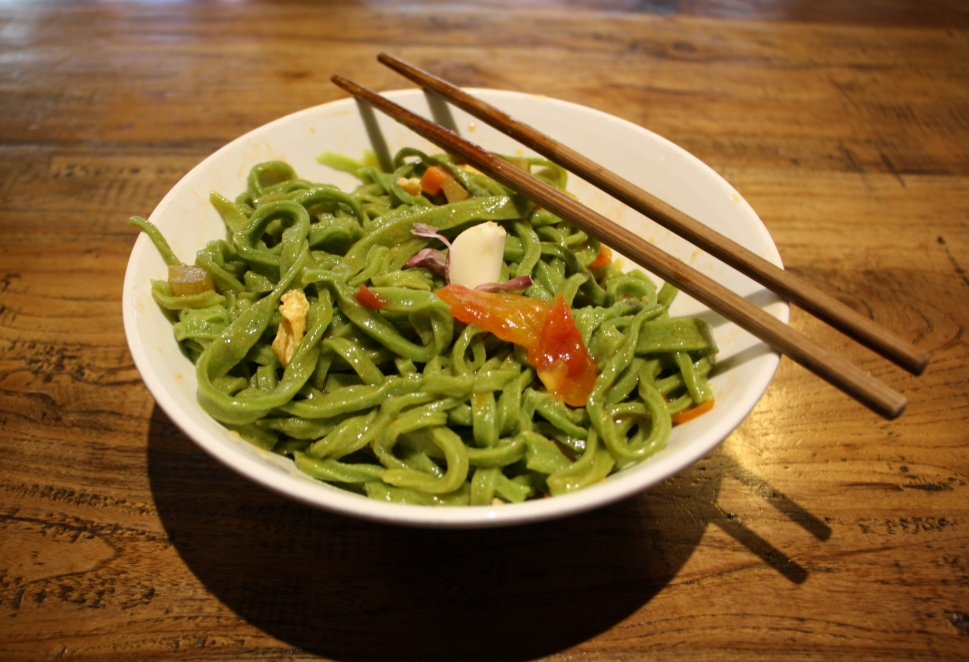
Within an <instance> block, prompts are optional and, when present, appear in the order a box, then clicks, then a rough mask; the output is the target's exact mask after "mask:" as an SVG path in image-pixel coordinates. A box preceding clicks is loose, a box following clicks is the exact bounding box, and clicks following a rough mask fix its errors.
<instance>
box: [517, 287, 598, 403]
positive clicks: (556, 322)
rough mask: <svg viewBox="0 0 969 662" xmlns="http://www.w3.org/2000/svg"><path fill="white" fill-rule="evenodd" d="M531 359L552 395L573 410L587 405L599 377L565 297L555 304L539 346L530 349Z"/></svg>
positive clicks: (552, 306) (549, 312)
mask: <svg viewBox="0 0 969 662" xmlns="http://www.w3.org/2000/svg"><path fill="white" fill-rule="evenodd" d="M528 360H529V361H530V362H531V364H532V365H533V366H535V371H536V372H537V373H538V378H539V379H541V380H542V383H543V384H545V388H547V389H548V390H549V393H551V394H552V395H554V396H555V397H556V398H557V399H558V400H561V401H562V402H565V403H566V404H568V405H572V406H573V407H583V406H585V403H586V401H587V400H588V398H589V393H591V392H592V387H593V386H594V385H595V382H596V378H597V377H598V376H599V374H598V371H597V370H596V364H595V361H593V360H592V356H590V354H589V350H588V349H586V347H585V343H584V342H582V334H581V333H579V330H578V328H576V326H575V318H574V317H572V309H571V308H570V307H569V305H568V304H567V303H565V299H563V298H562V295H561V294H559V295H557V296H556V297H555V299H554V300H553V301H552V304H551V307H550V309H549V311H548V316H547V317H546V318H545V324H544V325H543V326H542V333H541V337H540V339H539V342H538V344H537V345H535V346H534V347H529V348H528Z"/></svg>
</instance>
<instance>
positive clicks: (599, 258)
mask: <svg viewBox="0 0 969 662" xmlns="http://www.w3.org/2000/svg"><path fill="white" fill-rule="evenodd" d="M610 262H612V251H611V250H610V249H609V247H608V246H606V245H605V244H602V245H600V246H599V254H598V255H596V259H595V260H593V261H592V264H590V265H589V268H590V269H598V268H600V267H604V266H606V265H608V264H609V263H610Z"/></svg>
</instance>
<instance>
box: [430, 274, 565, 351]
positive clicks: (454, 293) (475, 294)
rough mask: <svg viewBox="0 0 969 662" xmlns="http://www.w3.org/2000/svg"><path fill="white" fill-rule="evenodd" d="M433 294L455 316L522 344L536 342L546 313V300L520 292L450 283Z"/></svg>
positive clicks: (507, 339) (466, 322)
mask: <svg viewBox="0 0 969 662" xmlns="http://www.w3.org/2000/svg"><path fill="white" fill-rule="evenodd" d="M437 296H438V298H439V299H441V300H442V301H443V302H444V303H446V304H447V305H449V306H450V307H451V314H452V315H454V318H455V319H457V320H460V321H462V322H464V323H465V324H474V325H475V326H477V327H479V328H481V329H484V330H485V331H488V332H490V333H493V334H494V335H495V336H497V337H498V338H501V339H502V340H504V341H507V342H511V343H515V344H516V345H521V346H522V347H531V346H532V345H535V344H537V343H538V340H539V337H540V336H541V333H542V326H543V325H544V324H545V317H546V316H547V315H548V302H546V301H542V300H540V299H532V298H531V297H525V296H522V295H520V294H508V293H505V292H485V291H483V290H472V289H471V288H469V287H465V286H464V285H454V284H452V285H446V286H444V287H442V288H441V289H439V290H438V291H437Z"/></svg>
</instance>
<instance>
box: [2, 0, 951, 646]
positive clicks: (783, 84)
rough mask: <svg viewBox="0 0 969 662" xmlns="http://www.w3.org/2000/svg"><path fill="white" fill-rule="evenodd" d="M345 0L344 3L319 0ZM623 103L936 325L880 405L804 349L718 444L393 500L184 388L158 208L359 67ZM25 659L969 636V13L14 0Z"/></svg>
mask: <svg viewBox="0 0 969 662" xmlns="http://www.w3.org/2000/svg"><path fill="white" fill-rule="evenodd" d="M320 4H322V3H320ZM381 50H387V51H389V52H392V53H394V54H396V55H399V56H401V57H404V58H406V59H408V60H410V61H413V62H415V63H417V64H419V65H421V66H424V67H426V68H429V69H432V70H434V71H435V72H437V73H438V74H440V75H443V76H445V77H447V78H449V79H451V80H452V81H455V82H457V83H458V84H461V85H466V86H480V87H493V88H503V89H509V90H518V91H527V92H534V93H539V94H545V95H549V96H555V97H559V98H562V99H566V100H569V101H573V102H577V103H580V104H583V105H587V106H591V107H594V108H598V109H601V110H604V111H607V112H609V113H613V114H615V115H618V116H620V117H623V118H625V119H628V120H631V121H632V122H635V123H638V124H640V125H642V126H645V127H647V128H649V129H651V130H653V131H655V132H657V133H659V134H661V135H663V136H666V137H667V138H669V139H671V140H673V141H674V142H676V143H678V144H679V145H681V146H683V147H684V148H686V149H687V150H689V151H690V152H692V153H693V154H695V155H696V156H698V157H699V158H700V159H702V160H703V161H705V162H706V163H708V164H710V165H711V166H712V167H713V168H714V169H715V170H717V171H718V172H719V173H721V174H722V175H723V176H724V177H725V178H726V179H727V180H728V181H729V182H730V183H731V184H733V185H734V186H735V187H736V188H737V189H738V190H739V191H740V192H741V194H742V195H743V196H744V197H745V198H746V199H747V200H748V201H749V202H750V203H751V205H752V206H753V207H754V209H755V210H756V211H757V212H758V213H759V215H760V217H761V218H762V219H763V221H764V223H765V224H766V225H767V227H768V228H769V230H770V232H771V234H772V235H773V237H774V240H775V241H776V243H777V245H778V247H779V250H780V253H781V255H782V257H783V260H784V262H785V265H786V267H787V268H788V269H789V270H791V271H793V272H795V273H797V274H799V275H801V276H803V277H805V278H806V279H809V280H810V281H811V282H813V283H814V284H816V285H818V286H819V287H821V288H822V289H824V290H825V291H828V292H830V293H832V294H834V295H835V296H836V297H837V298H838V299H840V300H841V301H843V302H845V303H847V304H848V305H850V306H852V307H854V308H856V309H857V310H859V311H861V312H863V313H864V314H865V315H869V316H870V317H872V318H873V319H875V320H876V321H878V322H879V323H881V324H883V325H884V326H885V327H887V328H889V329H891V330H892V331H894V332H896V333H898V334H899V335H901V336H902V337H904V338H907V339H909V340H911V341H913V342H915V343H916V344H917V345H918V346H920V347H922V348H924V349H925V350H928V351H929V352H931V355H932V360H931V363H930V365H929V367H928V368H927V370H926V371H925V373H924V374H923V375H922V376H920V377H914V376H911V375H909V374H907V373H905V372H904V371H902V370H901V369H898V368H896V367H894V366H892V365H890V364H889V363H887V362H886V361H884V360H883V359H881V358H879V357H877V356H875V355H874V354H873V353H872V352H870V351H868V350H866V349H863V348H861V347H859V346H857V345H856V344H854V343H852V342H850V341H848V340H846V339H845V338H844V337H843V336H841V335H840V334H838V333H837V332H835V331H832V330H830V329H829V328H828V327H826V326H824V325H823V324H821V323H819V322H817V321H816V320H814V319H813V318H810V317H809V316H807V315H806V314H803V313H801V312H799V311H797V310H794V311H793V313H792V320H791V323H792V325H793V326H794V327H796V328H798V329H800V330H802V331H804V332H806V333H807V334H808V335H810V336H811V337H813V338H815V339H816V340H819V341H820V342H822V343H823V344H825V345H827V346H829V347H832V348H833V349H835V350H836V351H838V352H839V353H841V354H842V355H843V356H845V357H847V358H849V359H850V360H852V361H854V362H855V363H857V364H859V365H860V366H862V367H863V368H864V369H865V370H868V371H870V372H871V373H872V374H874V375H875V376H877V377H879V378H881V379H883V380H884V381H886V382H887V383H888V384H890V385H891V386H893V387H895V388H897V389H899V390H901V391H902V392H903V393H905V394H906V395H907V396H908V398H909V406H908V410H907V412H906V413H905V414H904V415H903V416H902V417H901V418H899V419H898V420H896V421H893V422H888V421H885V420H882V419H880V418H879V417H877V416H876V415H875V414H873V413H871V412H869V411H868V410H866V409H865V408H864V407H862V406H860V405H858V404H857V403H856V402H854V401H852V400H849V399H848V398H846V397H844V396H843V395H842V394H841V393H840V392H839V391H837V390H835V389H834V388H832V387H831V386H828V385H827V384H825V383H824V382H822V381H821V380H819V379H818V378H816V377H814V376H813V375H811V374H810V373H808V372H807V371H805V370H804V369H802V368H800V367H799V366H797V365H795V364H793V363H791V362H790V361H788V360H786V359H785V360H784V361H783V362H782V365H781V368H780V370H779V372H778V374H777V377H776V379H775V381H774V382H773V384H772V385H771V387H770V389H769V390H768V392H767V394H766V395H765V397H764V398H763V400H762V401H761V402H760V403H759V404H758V405H757V407H756V408H755V409H754V411H753V413H752V414H751V415H750V417H749V418H748V419H747V420H746V421H745V422H744V423H743V424H742V425H741V426H740V427H739V428H738V429H737V430H736V431H735V432H734V433H733V434H731V435H730V436H729V437H728V438H727V439H726V441H725V442H724V443H723V444H722V446H721V447H719V448H718V449H717V450H716V451H714V452H713V453H711V454H710V455H709V456H708V457H706V458H704V459H703V460H702V461H700V462H698V463H697V464H696V465H695V466H693V467H691V468H689V469H688V470H686V471H684V472H683V473H682V474H680V475H678V476H676V477H674V478H671V479H670V480H668V481H666V482H665V483H662V484H661V485H659V486H657V487H656V488H654V489H651V490H649V491H648V492H646V493H643V494H640V495H637V496H635V497H632V498H630V499H628V500H626V501H624V502H622V503H619V504H616V505H614V506H611V507H607V508H603V509H601V510H598V511H595V512H591V513H588V514H585V515H581V516H576V517H572V518H569V519H565V520H561V521H556V522H550V523H545V524H540V525H530V526H525V527H521V528H512V529H501V530H484V531H457V532H454V531H452V532H447V531H426V530H418V529H406V528H395V527H390V526H382V525H377V524H370V523H366V522H361V521H355V520H351V519H347V518H344V517H341V516H336V515H332V514H328V513H325V512H320V511H317V510H313V509H311V508H308V507H305V506H302V505H299V504H296V503H293V502H291V501H288V500H286V499H284V498H282V497H279V496H276V495H275V494H272V493H270V492H268V491H266V490H264V489H262V488H260V487H256V486H254V485H253V484H251V483H249V482H248V481H247V480H245V479H243V478H240V477H238V476H237V475H236V474H235V473H233V472H232V471H230V470H229V469H226V468H224V467H223V466H221V465H220V464H218V463H217V462H216V461H214V460H212V459H210V458H209V457H208V456H207V455H205V454H203V453H202V452H201V451H200V450H199V449H198V448H197V447H196V446H195V445H194V444H193V442H191V441H190V440H189V439H188V438H186V437H185V436H184V435H183V434H181V433H180V432H179V431H178V430H177V429H176V428H175V426H174V425H173V424H172V423H171V421H170V420H169V419H168V418H167V417H166V416H165V414H164V413H162V411H161V410H160V409H159V408H158V407H157V406H156V405H155V403H154V401H153V399H152V397H151V395H150V394H149V392H148V391H147V389H146V388H145V387H144V385H143V383H142V381H141V379H140V377H139V375H138V373H137V371H136V370H135V367H134V365H133V362H132V359H131V356H130V354H129V351H128V348H127V346H126V343H125V336H124V332H123V329H122V311H121V288H122V278H123V274H124V270H125V266H126V261H127V259H128V255H129V252H130V250H131V247H132V244H133V242H134V240H135V236H136V232H135V230H134V229H132V228H131V227H129V226H128V225H127V224H126V223H125V221H126V219H127V218H128V216H130V215H132V214H141V215H145V216H147V215H148V214H149V213H150V212H151V210H152V209H153V208H154V206H155V205H156V204H157V203H158V202H159V201H160V200H161V198H162V197H163V195H164V194H165V193H166V192H167V191H168V190H169V188H170V187H172V186H173V185H174V184H175V183H176V182H177V181H178V180H179V178H181V177H182V176H183V175H184V174H185V173H186V172H187V171H188V170H189V169H190V168H191V167H192V166H194V165H195V164H196V163H197V162H199V161H200V160H201V159H203V158H204V157H205V156H207V155H208V154H210V153H211V152H213V151H214V150H215V149H217V148H218V147H220V146H221V145H223V144H225V143H226V142H228V141H230V140H232V139H233V138H235V137H237V136H239V135H241V134H243V133H245V132H247V131H248V130H250V129H253V128H255V127H257V126H259V125H261V124H264V123H265V122H267V121H270V120H272V119H274V118H277V117H279V116H282V115H285V114H287V113H290V112H293V111H296V110H299V109H302V108H305V107H308V106H312V105H316V104H319V103H322V102H326V101H329V100H333V99H338V98H343V97H344V96H345V94H344V93H343V92H342V91H341V90H339V89H337V88H336V87H334V86H333V85H331V84H330V83H329V82H328V80H329V77H330V75H331V74H332V73H334V72H340V73H343V74H344V75H346V76H348V77H351V78H354V79H356V80H359V81H360V82H363V83H365V84H368V85H370V86H372V87H374V88H376V89H379V90H389V89H396V88H401V87H410V85H409V84H408V83H407V82H406V81H404V80H403V79H401V78H399V77H398V76H397V75H396V74H394V73H393V72H391V71H390V70H388V69H386V68H385V67H383V66H381V65H380V64H378V63H377V62H376V60H375V56H376V54H377V53H378V52H379V51H381ZM0 58H2V59H0V62H2V64H0V90H2V93H0V109H2V111H0V117H2V118H3V119H2V122H0V207H2V211H3V214H2V219H0V658H2V659H5V660H50V659H65V660H66V659H97V660H114V659H140V660H143V659H155V658H164V659H169V658H171V659H193V660H195V659H197V660H208V659H227V660H248V659H277V658H286V659H300V660H303V659H318V658H324V659H336V660H390V659H449V660H461V659H485V660H523V659H533V658H546V657H547V658H549V659H556V660H567V659H584V660H627V659H644V658H648V659H667V658H673V657H677V658H679V657H685V658H689V659H700V660H713V659H722V660H735V659H736V660H750V659H764V660H777V659H805V658H816V659H852V660H882V659H892V658H905V659H967V658H969V498H967V497H969V485H967V483H969V398H967V390H969V361H967V358H969V351H967V343H966V338H965V334H966V329H967V325H969V305H967V304H969V276H967V273H966V269H969V11H967V9H966V5H965V3H964V2H961V1H960V0H950V1H940V2H929V3H926V2H922V3H909V2H905V1H904V0H869V1H868V2H864V3H854V4H852V3H842V2H835V1H833V0H832V1H830V2H827V1H825V2H812V3H807V2H797V1H796V0H780V1H777V2H759V1H755V0H721V1H719V2H713V1H710V2H704V1H703V0H695V1H690V2H665V1H660V0H656V1H636V0H604V1H603V2H595V1H594V0H584V1H580V2H566V1H565V0H532V1H527V0H525V1H521V0H520V1H513V0H506V1H504V2H487V1H471V0H458V1H456V2H433V3H423V4H421V3H417V2H408V1H405V2H399V3H395V2H391V1H390V0H374V1H371V2H353V1H350V0H344V1H341V2H333V3H329V4H328V5H327V6H326V7H318V6H317V3H314V2H309V1H308V0H307V1H306V2H278V3H269V2H244V1H243V2H228V1H227V2H202V1H192V0H185V1H183V2H148V1H146V2H142V3H132V2H96V1H94V0H91V1H89V2H85V1H80V0H78V1H75V2H58V3H54V2H36V3H30V2H15V1H11V2H4V3H0Z"/></svg>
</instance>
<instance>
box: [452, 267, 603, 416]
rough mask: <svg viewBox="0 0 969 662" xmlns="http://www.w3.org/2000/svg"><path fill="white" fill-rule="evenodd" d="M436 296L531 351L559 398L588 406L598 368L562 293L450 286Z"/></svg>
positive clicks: (468, 320) (458, 314)
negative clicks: (543, 295) (544, 295)
mask: <svg viewBox="0 0 969 662" xmlns="http://www.w3.org/2000/svg"><path fill="white" fill-rule="evenodd" d="M437 296H438V298H440V299H441V300H442V301H444V302H445V303H446V304H448V306H450V307H451V314H452V315H454V317H455V319H457V320H460V321H461V322H464V323H465V324H474V325H475V326H477V327H479V328H481V329H483V330H485V331H488V332H490V333H492V334H494V335H495V336H497V337H498V338H500V339H501V340H504V341H506V342H511V343H515V344H516V345H521V346H522V347H524V348H525V349H526V350H528V360H529V361H530V362H531V364H532V365H533V366H534V367H535V371H536V372H537V373H538V377H539V379H541V380H542V383H543V384H545V387H546V388H547V389H548V390H549V393H551V394H552V395H553V396H554V397H555V398H556V399H558V400H561V401H562V402H565V403H566V404H569V405H572V406H573V407H582V406H584V405H585V403H586V401H587V400H588V397H589V393H590V392H591V391H592V386H593V385H594V384H595V380H596V377H597V376H598V373H597V371H596V366H595V362H594V361H593V360H592V357H591V356H590V355H589V351H588V350H587V349H586V347H585V344H584V343H583V342H582V334H581V333H579V330H578V329H577V328H576V326H575V318H574V317H573V316H572V310H571V308H569V306H568V304H567V303H565V299H563V298H562V295H561V294H559V295H558V296H556V298H555V299H554V300H553V301H551V302H549V301H542V300H541V299H533V298H531V297H526V296H522V295H521V294H508V293H504V292H484V291H482V290H472V289H469V288H467V287H464V286H463V285H447V286H445V287H442V288H441V289H440V290H438V291H437Z"/></svg>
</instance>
